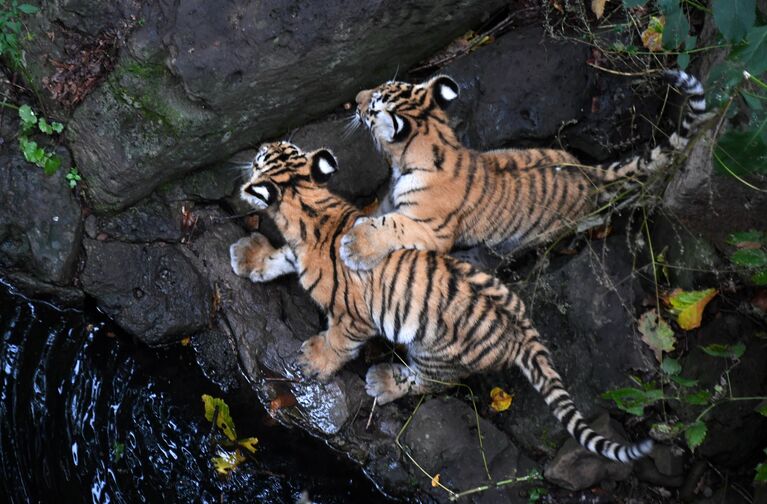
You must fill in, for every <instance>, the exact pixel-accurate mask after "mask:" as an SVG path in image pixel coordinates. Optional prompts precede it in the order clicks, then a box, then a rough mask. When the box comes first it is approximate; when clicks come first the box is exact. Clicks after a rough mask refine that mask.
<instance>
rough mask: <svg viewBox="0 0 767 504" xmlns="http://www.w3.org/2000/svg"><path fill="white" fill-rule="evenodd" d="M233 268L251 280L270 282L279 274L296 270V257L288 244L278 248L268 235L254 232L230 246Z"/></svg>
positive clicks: (238, 273) (236, 272) (239, 274)
mask: <svg viewBox="0 0 767 504" xmlns="http://www.w3.org/2000/svg"><path fill="white" fill-rule="evenodd" d="M229 258H230V261H231V264H232V270H233V271H234V273H235V274H237V275H238V276H241V277H245V278H250V281H251V282H255V283H260V282H269V281H270V280H273V279H275V278H277V277H279V276H282V275H287V274H290V273H295V272H296V257H295V255H294V254H293V251H292V250H290V249H289V248H288V247H287V246H285V247H282V248H279V249H276V248H274V247H272V245H271V243H269V240H267V238H266V236H264V235H262V234H261V233H253V234H252V235H250V236H246V237H244V238H240V239H239V240H237V241H236V242H234V243H233V244H232V245H231V246H230V247H229Z"/></svg>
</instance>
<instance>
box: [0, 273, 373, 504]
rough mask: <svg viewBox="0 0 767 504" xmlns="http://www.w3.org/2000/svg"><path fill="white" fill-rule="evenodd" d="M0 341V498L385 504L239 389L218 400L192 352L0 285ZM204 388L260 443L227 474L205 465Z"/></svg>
mask: <svg viewBox="0 0 767 504" xmlns="http://www.w3.org/2000/svg"><path fill="white" fill-rule="evenodd" d="M115 333H117V334H115ZM0 338H1V339H0V468H2V478H0V501H2V500H5V501H7V502H18V503H26V502H67V503H77V502H94V503H96V502H98V503H111V502H211V503H212V502H248V503H252V502H277V503H281V502H291V503H292V502H295V501H296V499H297V498H298V497H299V495H300V494H301V493H302V492H303V491H305V490H307V491H308V492H309V495H310V497H311V499H312V501H314V502H318V503H336V502H338V503H340V502H383V501H385V500H384V498H383V497H382V496H381V495H380V494H379V493H377V492H376V490H375V489H374V488H373V486H372V484H371V483H370V482H368V481H367V480H366V479H365V478H364V477H363V476H362V475H361V473H360V472H359V471H358V470H357V469H356V468H355V467H354V466H352V465H351V464H350V463H349V462H348V461H346V460H345V459H343V457H341V456H339V455H336V454H334V453H332V452H330V450H329V449H328V448H327V447H325V446H324V445H323V444H322V443H320V442H319V441H316V440H314V439H312V438H309V437H307V436H306V435H304V434H302V433H299V432H297V431H294V430H288V429H285V428H283V427H280V426H277V425H274V423H273V422H272V421H271V419H270V417H269V415H268V414H267V413H266V412H265V411H264V410H263V408H262V407H261V406H260V405H259V403H257V402H256V400H255V398H254V397H252V395H250V394H248V393H246V392H245V387H241V388H240V391H239V392H236V393H233V394H229V395H223V394H222V393H221V391H220V390H218V389H217V387H216V386H215V385H213V384H212V383H210V382H209V381H208V380H206V379H205V377H204V376H203V375H202V373H201V372H200V370H199V368H198V366H197V365H196V363H195V361H194V355H193V351H192V349H191V348H190V347H184V346H182V345H176V346H174V347H172V348H169V349H165V350H152V349H147V348H146V347H144V346H142V345H139V344H136V343H133V342H132V341H131V340H130V338H128V337H126V336H124V335H120V334H119V333H118V331H117V330H116V328H114V327H112V326H111V325H110V324H109V323H108V322H107V321H105V320H104V319H103V318H101V317H99V316H98V314H97V313H96V312H95V311H94V312H93V313H82V312H80V311H76V310H65V311H61V310H58V309H56V308H55V307H53V306H51V305H49V304H46V303H42V302H31V301H29V300H27V299H26V298H24V297H21V296H19V295H17V294H15V293H14V292H13V291H12V290H11V289H9V288H8V287H7V286H6V285H4V284H2V283H0ZM203 393H207V394H211V395H214V396H220V397H224V398H225V400H226V401H227V403H228V404H229V406H230V408H231V412H232V418H233V419H234V422H235V424H236V426H237V431H238V434H239V435H241V436H257V437H258V438H259V444H258V449H257V452H256V455H255V457H254V458H253V460H250V459H249V460H248V461H246V462H245V463H243V464H242V466H241V467H240V469H239V470H238V471H236V472H235V473H234V474H232V475H230V476H229V477H221V476H219V475H218V474H217V473H216V471H215V469H214V468H213V465H212V463H211V462H210V459H211V457H212V456H214V455H215V452H216V447H215V446H214V445H212V444H211V443H210V438H211V435H210V424H209V423H208V422H207V421H206V420H205V418H204V415H203V407H202V402H201V399H200V396H201V395H202V394H203ZM213 437H216V436H215V434H214V435H213ZM3 497H4V499H3Z"/></svg>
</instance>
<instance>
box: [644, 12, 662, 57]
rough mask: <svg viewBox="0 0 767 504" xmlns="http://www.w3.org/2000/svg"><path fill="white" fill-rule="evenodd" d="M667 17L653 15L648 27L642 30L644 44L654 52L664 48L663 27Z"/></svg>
mask: <svg viewBox="0 0 767 504" xmlns="http://www.w3.org/2000/svg"><path fill="white" fill-rule="evenodd" d="M665 24H666V18H664V17H663V16H661V17H651V18H650V23H649V24H648V25H647V29H646V30H645V31H643V32H642V45H643V46H645V47H646V48H647V49H649V50H650V51H653V52H657V51H662V50H663V27H664V26H665Z"/></svg>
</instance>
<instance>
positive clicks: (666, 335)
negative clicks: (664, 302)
mask: <svg viewBox="0 0 767 504" xmlns="http://www.w3.org/2000/svg"><path fill="white" fill-rule="evenodd" d="M637 330H638V331H639V334H641V335H642V341H644V342H645V343H647V345H648V346H649V347H650V348H651V349H652V351H653V352H655V358H657V359H658V362H661V360H662V358H663V352H670V351H672V350H673V349H674V343H675V339H674V331H673V330H671V327H670V326H669V325H668V322H666V321H665V320H663V318H662V317H660V316H658V312H657V311H656V310H655V309H652V310H650V311H648V312H645V313H643V314H642V316H641V317H639V324H638V326H637Z"/></svg>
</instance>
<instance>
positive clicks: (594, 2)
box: [591, 0, 606, 19]
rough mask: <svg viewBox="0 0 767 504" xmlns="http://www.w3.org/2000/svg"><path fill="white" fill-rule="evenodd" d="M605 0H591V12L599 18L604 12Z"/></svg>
mask: <svg viewBox="0 0 767 504" xmlns="http://www.w3.org/2000/svg"><path fill="white" fill-rule="evenodd" d="M605 1H606V0H591V12H593V13H594V15H595V16H596V17H597V19H599V18H601V17H602V15H603V14H604V13H605Z"/></svg>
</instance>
